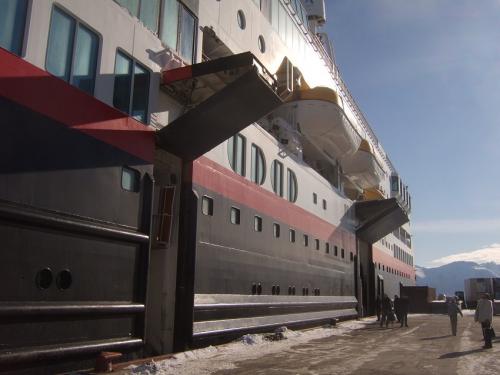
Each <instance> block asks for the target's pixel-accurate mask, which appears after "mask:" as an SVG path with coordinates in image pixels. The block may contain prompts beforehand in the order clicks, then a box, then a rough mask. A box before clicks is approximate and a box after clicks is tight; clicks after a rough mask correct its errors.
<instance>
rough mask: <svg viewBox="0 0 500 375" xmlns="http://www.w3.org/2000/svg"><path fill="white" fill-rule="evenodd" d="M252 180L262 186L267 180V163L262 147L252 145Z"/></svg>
mask: <svg viewBox="0 0 500 375" xmlns="http://www.w3.org/2000/svg"><path fill="white" fill-rule="evenodd" d="M251 168H252V171H251V179H252V181H253V182H255V183H256V184H259V185H262V184H263V183H264V180H265V178H266V161H265V159H264V153H263V152H262V150H261V149H260V147H258V146H256V145H255V144H252V160H251Z"/></svg>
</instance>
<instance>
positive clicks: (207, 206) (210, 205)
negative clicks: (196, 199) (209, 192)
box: [201, 195, 214, 216]
mask: <svg viewBox="0 0 500 375" xmlns="http://www.w3.org/2000/svg"><path fill="white" fill-rule="evenodd" d="M201 213H202V214H203V215H207V216H214V200H213V199H212V198H210V197H207V196H206V195H204V196H203V197H202V198H201Z"/></svg>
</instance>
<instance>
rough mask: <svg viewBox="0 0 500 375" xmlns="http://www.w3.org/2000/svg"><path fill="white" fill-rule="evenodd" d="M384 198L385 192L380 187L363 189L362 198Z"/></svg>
mask: <svg viewBox="0 0 500 375" xmlns="http://www.w3.org/2000/svg"><path fill="white" fill-rule="evenodd" d="M380 199H385V194H384V192H383V191H382V189H381V188H380V187H378V188H370V189H365V190H363V200H365V201H374V200H380Z"/></svg>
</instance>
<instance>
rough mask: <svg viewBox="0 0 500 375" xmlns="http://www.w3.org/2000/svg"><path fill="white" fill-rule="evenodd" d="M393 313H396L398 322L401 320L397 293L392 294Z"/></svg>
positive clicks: (399, 301)
mask: <svg viewBox="0 0 500 375" xmlns="http://www.w3.org/2000/svg"><path fill="white" fill-rule="evenodd" d="M394 313H395V314H396V319H397V320H398V323H400V322H401V300H400V299H399V297H398V295H397V294H395V295H394Z"/></svg>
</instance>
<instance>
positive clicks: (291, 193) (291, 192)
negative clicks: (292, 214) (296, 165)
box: [287, 169, 297, 202]
mask: <svg viewBox="0 0 500 375" xmlns="http://www.w3.org/2000/svg"><path fill="white" fill-rule="evenodd" d="M287 175H288V200H289V201H290V202H295V201H296V200H297V177H296V176H295V173H294V172H293V171H292V170H291V169H287Z"/></svg>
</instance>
